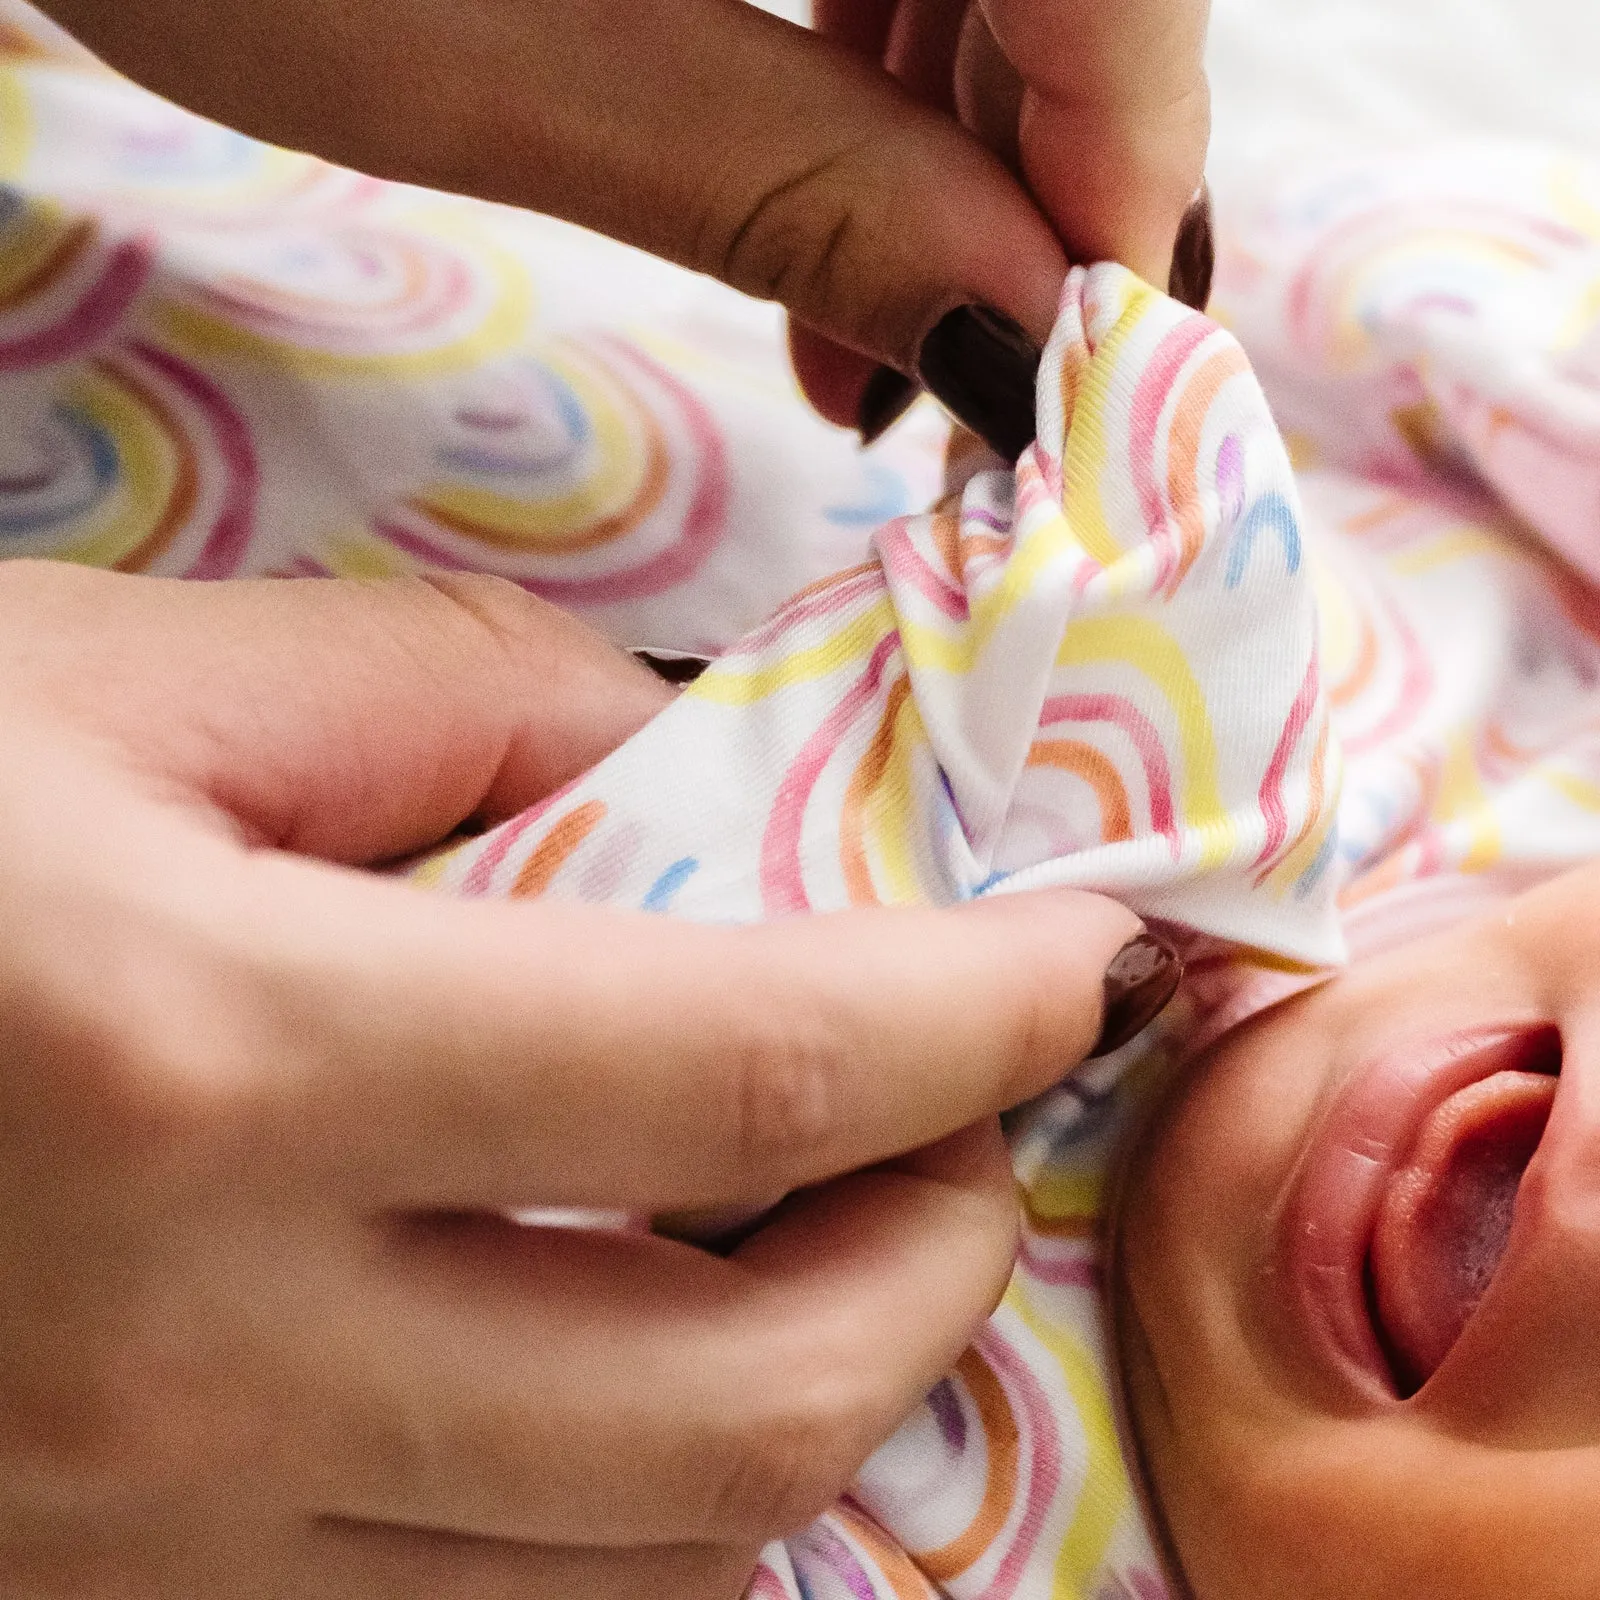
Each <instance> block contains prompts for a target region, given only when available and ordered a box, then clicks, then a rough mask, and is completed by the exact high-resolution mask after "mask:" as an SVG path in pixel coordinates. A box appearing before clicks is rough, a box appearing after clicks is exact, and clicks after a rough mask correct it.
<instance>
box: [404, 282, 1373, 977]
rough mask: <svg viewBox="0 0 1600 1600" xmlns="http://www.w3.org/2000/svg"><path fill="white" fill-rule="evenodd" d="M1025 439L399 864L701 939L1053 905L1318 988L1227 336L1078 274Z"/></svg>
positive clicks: (1268, 498)
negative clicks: (551, 769) (961, 906)
mask: <svg viewBox="0 0 1600 1600" xmlns="http://www.w3.org/2000/svg"><path fill="white" fill-rule="evenodd" d="M1038 415H1039V440H1038V442H1037V443H1036V444H1035V445H1034V446H1032V447H1031V448H1030V449H1029V450H1028V451H1026V452H1025V453H1024V455H1023V457H1022V460H1021V461H1020V462H1019V464H1018V466H1017V469H1016V471H1015V473H1013V472H1012V471H1010V470H1008V469H1005V468H1003V467H1001V466H1000V465H998V464H997V463H994V462H993V461H992V459H986V464H980V465H978V466H977V467H976V468H975V470H972V471H971V472H970V474H969V475H968V477H967V479H966V481H965V483H964V484H962V485H961V486H960V488H959V492H958V493H957V492H952V493H951V494H950V495H949V496H948V497H947V498H946V499H945V500H944V501H943V502H942V503H941V504H940V505H939V506H937V507H935V508H934V509H933V510H931V511H929V512H927V513H924V514H921V515H915V516H906V517H900V518H896V519H895V520H893V521H891V522H889V523H887V524H885V525H884V526H883V527H882V528H880V529H879V530H878V532H877V534H876V535H875V537H874V540H873V545H872V556H873V559H871V560H870V561H868V562H866V563H864V564H862V565H860V566H857V567H855V568H852V569H850V570H847V571H845V572H841V573H839V574H837V575H835V576H834V577H832V578H829V579H826V580H824V581H823V582H821V583H819V584H816V585H814V586H812V587H811V588H810V589H807V590H805V591H803V592H802V593H800V594H799V595H797V596H795V597H794V598H793V599H792V600H790V601H789V603H788V604H787V605H786V606H784V607H783V608H782V609H781V610H780V611H779V612H778V613H777V614H776V615H775V616H774V617H773V618H772V619H771V620H770V621H769V622H768V623H766V624H765V625H763V626H762V627H760V628H758V629H756V630H755V631H754V632H753V633H751V634H749V635H748V636H746V638H745V639H743V640H742V641H741V642H740V643H739V644H737V645H736V646H734V648H733V649H731V650H730V651H729V652H728V653H727V654H726V655H724V656H723V657H722V658H720V659H719V660H718V661H717V662H716V663H715V664H713V666H712V667H711V668H710V669H709V670H708V671H707V672H706V673H705V674H704V676H703V677H701V678H700V679H699V681H698V682H697V683H695V684H694V685H693V686H692V687H691V688H690V689H689V690H688V691H686V692H685V694H684V695H683V696H681V697H680V699H679V700H678V701H677V702H676V703H675V704H674V705H672V706H671V707H670V708H669V709H668V710H666V711H665V712H664V713H663V714H662V715H661V716H660V717H658V718H657V719H656V720H655V721H654V722H653V723H651V724H650V725H649V726H648V727H646V728H645V729H644V730H642V731H641V732H640V733H639V734H638V735H637V736H636V737H635V738H633V739H632V740H630V741H629V742H628V743H627V744H626V745H625V746H623V747H622V749H620V750H619V751H617V752H616V753H615V754H614V755H613V756H611V757H610V758H609V759H608V760H606V761H604V762H602V763H601V764H600V765H599V766H598V767H596V768H595V769H594V770H593V771H592V772H591V773H589V774H588V775H586V776H585V777H583V778H581V779H579V780H578V781H577V782H576V783H575V784H573V785H571V786H570V787H569V788H568V789H566V790H564V791H563V792H562V793H561V794H559V795H557V796H555V797H553V798H552V799H551V800H549V801H547V802H545V803H543V804H542V805H540V806H538V807H536V808H534V809H533V810H532V811H529V812H527V813H524V814H523V815H522V816H520V817H518V818H516V819H514V820H512V821H511V822H509V823H506V824H504V825H503V826H502V827H500V828H497V829H495V830H494V831H493V832H491V833H488V834H486V835H484V836H483V837H482V838H479V839H475V840H473V841H470V842H469V843H467V844H464V845H461V846H458V847H456V848H454V849H453V850H451V851H449V852H448V853H446V854H445V855H443V856H440V857H436V858H434V859H433V860H431V861H429V862H427V863H425V864H423V865H422V866H421V867H420V868H418V869H417V871H418V874H419V876H420V877H421V878H422V879H423V880H424V881H426V882H429V883H432V884H434V885H436V886H438V887H440V888H443V889H446V890H450V891H454V892H457V893H464V894H509V895H527V894H534V893H539V894H551V895H555V896H558V897H561V898H568V899H579V900H585V901H591V902H603V903H606V904H611V905H619V906H632V907H636V908H640V909H644V910H651V911H670V912H672V913H674V914H676V915H680V916H685V917H690V918H695V919H700V920H707V921H718V922H750V921H757V920H760V919H763V918H768V917H774V916H783V915H789V914H793V913H798V912H816V911H827V910H833V909H839V908H842V907H846V906H852V905H871V904H892V903H923V904H930V903H931V904H945V903H950V902H953V901H959V900H964V899H968V898H971V897H972V896H974V895H977V894H984V893H994V892H1003V891H1008V890H1015V889H1022V888H1037V887H1043V886H1046V885H1071V886H1074V887H1079V888H1085V889H1092V890H1096V891H1100V892H1103V893H1108V894H1112V895H1115V896H1116V897H1117V898H1119V899H1121V900H1123V901H1124V902H1125V903H1127V904H1128V905H1130V906H1132V907H1133V908H1134V909H1135V910H1137V911H1138V912H1140V913H1141V914H1142V915H1145V916H1148V917H1154V918H1159V919H1162V920H1164V921H1166V922H1170V923H1175V924H1178V925H1181V926H1183V927H1186V928H1189V929H1192V930H1195V931H1197V932H1200V933H1204V934H1209V935H1211V936H1213V937H1215V938H1219V939H1224V940H1228V941H1230V942H1233V943H1236V944H1240V945H1244V946H1249V947H1252V948H1255V949H1258V950H1261V951H1265V952H1270V953H1272V954H1273V955H1274V956H1276V957H1278V958H1280V959H1283V960H1286V961H1289V962H1292V963H1301V964H1308V965H1316V964H1323V963H1329V962H1335V961H1337V960H1339V959H1340V957H1341V955H1342V946H1341V943H1340V936H1339V932H1338V927H1337V922H1336V919H1335V916H1334V908H1333V885H1332V882H1331V878H1330V874H1329V872H1328V870H1327V869H1328V866H1329V862H1330V859H1331V855H1332V850H1333V828H1334V814H1335V803H1336V789H1337V768H1338V761H1337V754H1336V752H1335V750H1334V748H1333V746H1332V742H1331V740H1330V736H1329V725H1328V717H1327V708H1326V705H1325V702H1324V698H1323V695H1322V690H1321V686H1320V679H1319V672H1318V664H1317V623H1316V608H1315V601H1314V596H1313V592H1312V586H1311V582H1310V576H1309V573H1308V570H1307V568H1306V564H1305V560H1304V553H1303V550H1302V548H1301V536H1300V525H1299V512H1298V505H1297V500H1296V492H1295V487H1294V480H1293V476H1292V473H1291V470H1290V466H1289V461H1288V457H1287V455H1286V453H1285V451H1284V448H1283V445H1282V443H1281V440H1280V439H1279V436H1278V433H1277V430H1276V428H1275V427H1274V425H1273V422H1272V419H1271V415H1270V413H1269V412H1268V409H1267V406H1266V402H1265V400H1264V399H1263V397H1262V394H1261V391H1260V389H1259V387H1258V385H1257V384H1256V382H1255V379H1254V377H1253V376H1252V374H1251V372H1250V370H1249V366H1248V363H1247V362H1246V361H1245V359H1244V356H1243V354H1242V352H1241V351H1240V349H1239V347H1238V345H1237V343H1236V342H1235V341H1234V340H1233V338H1232V337H1231V336H1230V335H1229V334H1228V333H1226V332H1225V331H1223V330H1222V329H1221V328H1219V327H1218V326H1217V325H1216V324H1215V323H1213V322H1210V321H1209V320H1207V319H1206V318H1205V317H1203V316H1201V315H1199V314H1197V313H1195V312H1192V311H1189V310H1188V309H1186V308H1185V307H1183V306H1180V305H1178V304H1177V303H1176V302H1174V301H1172V300H1170V299H1168V298H1166V297H1165V296H1163V295H1160V294H1157V293H1156V292H1155V291H1153V290H1151V289H1150V288H1148V287H1147V286H1145V285H1144V284H1143V283H1141V282H1140V281H1139V280H1138V279H1137V278H1135V277H1134V276H1133V275H1132V274H1131V273H1129V272H1127V271H1126V270H1125V269H1123V268H1120V267H1117V266H1113V265H1102V266H1097V267H1093V268H1088V269H1085V268H1077V269H1074V271H1073V273H1072V275H1071V277H1070V279H1069V281H1068V284H1067V288H1066V291H1065V295H1064V298H1063V302H1062V309H1061V314H1060V317H1059V320H1058V322H1057V325H1056V329H1055V332H1054V334H1053V336H1052V338H1051V340H1050V343H1049V346H1048V348H1047V349H1046V352H1045V356H1044V360H1043V362H1042V364H1041V368H1040V376H1039V391H1038Z"/></svg>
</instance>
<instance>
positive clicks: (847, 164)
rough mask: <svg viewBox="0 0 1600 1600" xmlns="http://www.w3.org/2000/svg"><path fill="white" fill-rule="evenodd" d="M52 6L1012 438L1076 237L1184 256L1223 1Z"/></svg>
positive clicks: (840, 372)
mask: <svg viewBox="0 0 1600 1600" xmlns="http://www.w3.org/2000/svg"><path fill="white" fill-rule="evenodd" d="M42 3H43V5H44V9H45V10H47V11H48V12H49V13H50V14H51V15H52V16H54V17H55V18H56V19H57V20H58V21H60V22H61V23H63V24H64V25H65V26H66V27H68V28H70V29H71V30H72V31H73V32H74V33H76V34H78V35H79V36H80V37H81V38H82V39H83V40H84V41H85V42H86V43H87V44H89V45H90V46H91V47H93V48H94V49H96V50H98V51H100V52H101V54H103V55H104V56H105V57H106V58H107V59H108V60H109V61H110V62H111V63H112V64H113V65H114V66H117V67H119V68H121V69H122V70H123V71H125V72H127V73H128V74H129V75H130V76H132V77H134V78H137V79H139V80H140V81H141V82H144V83H146V84H148V85H149V86H150V87H152V88H154V89H157V90H159V91H160V92H162V93H163V94H167V95H169V96H171V97H172V98H173V99H175V100H178V101H180V102H182V103H183V104H186V105H189V106H191V107H193V108H194V109H196V110H199V111H202V112H205V113H207V114H209V115H212V116H216V117H218V118H220V119H222V120H223V121H225V122H229V123H231V124H233V125H235V126H237V127H240V128H243V129H244V130H245V131H246V132H249V133H254V134H257V135H260V136H262V137H264V138H268V139H272V140H276V141H277V142H279V143H285V144H291V145H297V146H301V147H304V148H306V149H309V150H314V151H316V152H317V153H319V154H321V155H324V156H327V157H329V158H330V159H333V160H337V161H343V162H346V163H348V164H350V165H352V166H356V167H360V168H363V169H364V170H367V171H370V172H374V173H377V174H379V175H380V176H385V177H394V178H403V179H408V180H411V181H414V182H418V183H425V184H431V185H435V186H439V187H444V188H452V189H459V190H462V191H465V192H468V193H472V194H478V195H483V196H487V197H489V198H491V199H496V200H504V201H509V202H512V203H514V204H518V205H525V206H532V207H534V208H536V209H538V210H541V211H546V212H550V213H553V214H554V215H557V216H561V217H566V218H568V219H570V220H572V221H574V222H580V223H583V224H585V225H586V226H589V227H592V228H596V229H599V230H600V231H601V232H603V233H609V234H611V235H613V236H614V237H616V238H619V239H624V240H627V241H628V242H629V243H631V244H635V245H639V246H642V247H643V248H644V249H646V250H651V251H654V252H655V253H657V254H658V255H663V256H667V257H669V258H671V259H672V260H675V261H680V262H683V263H685V264H686V265H688V266H691V267H695V268H698V269H699V270H701V271H704V272H709V273H712V274H714V275H715V276H717V277H719V278H722V279H724V280H725V281H726V282H728V283H731V284H733V285H734V286H735V287H736V288H740V289H744V290H747V291H749V292H750V293H752V294H756V295H760V296H763V297H767V298H772V299H776V300H779V301H781V302H782V303H783V304H784V305H785V306H787V307H788V308H789V310H790V312H791V313H792V314H793V318H794V319H795V320H796V322H797V323H798V324H799V325H800V327H801V328H802V329H809V330H812V331H813V332H814V334H815V335H817V336H820V337H821V338H822V339H826V340H827V341H830V343H828V344H823V343H820V342H819V339H818V338H817V337H810V336H807V335H805V334H802V335H801V337H800V338H798V339H797V341H796V356H797V363H798V370H799V371H800V374H801V376H802V379H803V381H804V382H805V384H806V386H807V388H808V390H809V392H810V394H811V396H812V398H813V400H814V401H815V402H816V403H817V404H818V405H819V406H820V408H821V409H822V410H823V411H824V413H825V414H827V415H829V416H831V417H833V418H834V419H835V420H839V421H844V422H848V423H851V424H854V425H859V426H861V427H862V429H863V432H864V433H866V434H871V433H873V432H874V431H875V430H877V429H881V427H883V426H884V425H886V421H887V420H888V419H889V418H890V417H891V416H892V414H893V407H894V405H895V404H903V403H905V402H906V401H908V400H909V399H910V397H911V395H912V393H913V389H912V387H911V386H910V384H909V383H908V382H907V381H904V380H905V375H908V374H920V376H921V377H922V378H923V379H924V380H925V381H926V382H927V383H928V384H929V386H930V387H932V388H933V389H934V390H935V392H937V393H938V394H939V395H940V397H941V398H942V399H944V400H945V401H946V403H947V404H949V405H950V406H951V408H952V409H953V410H955V411H956V412H957V414H958V415H961V416H962V418H963V420H965V421H968V422H970V423H972V424H973V425H975V426H976V427H977V428H978V430H979V431H980V432H983V433H985V434H986V435H987V436H988V437H989V438H990V439H991V440H992V441H993V442H995V443H996V444H997V445H999V446H1001V447H1002V448H1004V449H1006V450H1009V451H1013V452H1014V448H1015V447H1019V444H1018V441H1019V440H1020V439H1022V438H1026V437H1031V436H1032V389H1031V376H1032V365H1033V361H1032V358H1033V357H1034V356H1035V355H1036V350H1030V348H1029V344H1030V341H1031V342H1032V343H1033V344H1035V345H1036V344H1037V343H1038V342H1039V341H1041V340H1043V338H1044V337H1045V335H1046V334H1047V333H1048V332H1049V329H1050V325H1051V323H1052V321H1053V320H1054V316H1055V310H1056V303H1057V300H1058V298H1059V294H1060V289H1061V284H1062V280H1063V278H1064V276H1065V273H1066V268H1067V260H1068V257H1069V256H1071V257H1073V258H1075V259H1080V260H1082V259H1098V258H1100V257H1102V256H1111V257H1116V258H1120V259H1122V260H1124V261H1126V262H1127V263H1128V264H1129V265H1131V266H1132V267H1134V268H1135V269H1136V270H1138V271H1139V272H1141V273H1143V274H1144V275H1145V276H1146V277H1147V278H1150V279H1151V280H1153V281H1155V282H1157V283H1164V282H1166V281H1167V278H1168V267H1169V262H1170V260H1171V257H1172V251H1173V240H1174V236H1175V234H1176V233H1177V230H1178V227H1179V222H1180V218H1182V217H1183V215H1184V212H1185V208H1186V207H1188V206H1189V205H1190V202H1191V200H1192V199H1193V197H1194V195H1195V192H1196V188H1197V186H1198V184H1199V183H1200V177H1201V170H1202V164H1203V161H1204V153H1205V144H1206V137H1207V131H1208V126H1209V102H1208V97H1207V92H1206V84H1205V76H1204V72H1203V68H1202V62H1201V49H1202V44H1203V36H1204V31H1205V21H1206V9H1207V0H817V8H818V21H819V23H820V25H821V32H820V33H812V32H808V31H806V30H804V29H800V28H796V27H794V26H792V25H790V24H788V23H785V22H782V21H780V20H778V19H776V18H774V17H772V16H769V15H767V14H766V13H764V12H761V11H758V10H756V9H755V8H754V7H752V6H750V5H746V4H743V3H740V0H559V3H558V0H545V3H542V4H541V3H538V0H448V3H447V0H341V3H340V4H339V5H329V4H327V3H326V0H275V3H274V4H272V5H241V4H239V3H238V0H42ZM885 67H887V69H888V70H885ZM897 80H903V81H897ZM991 147H992V148H991ZM995 151H999V152H1000V153H999V154H998V155H997V154H996V153H995ZM1196 226H1198V223H1197V224H1196ZM1190 232H1191V238H1190V241H1189V243H1190V246H1191V247H1192V246H1194V244H1195V229H1194V228H1191V230H1190ZM1185 254H1186V255H1193V254H1194V251H1193V249H1192V248H1191V249H1190V250H1189V251H1187V252H1185ZM1182 277H1183V280H1184V281H1183V282H1182V283H1180V284H1179V285H1177V286H1178V287H1180V288H1187V290H1188V293H1189V298H1191V299H1194V298H1195V297H1196V296H1197V295H1198V294H1199V293H1201V290H1200V289H1199V287H1198V285H1197V282H1196V273H1195V270H1194V262H1193V261H1190V262H1189V270H1188V271H1186V272H1185V273H1184V274H1182ZM963 308H966V309H965V310H963ZM972 308H981V310H980V311H979V312H976V313H975V312H974V310H973V309H972ZM952 312H957V313H960V314H959V315H957V316H956V317H955V319H954V320H953V321H952V320H949V314H950V313H952ZM997 314H998V315H997ZM1012 324H1015V326H1012ZM936 329H938V330H942V331H940V332H938V333H937V334H935V330H936ZM931 334H932V335H934V336H933V337H932V339H931V340H930V335H931ZM847 352H848V354H847ZM878 363H886V364H887V366H888V368H889V369H890V370H891V371H892V372H897V373H899V374H900V375H901V377H902V380H903V381H901V382H900V383H899V384H898V385H896V384H895V383H894V380H893V379H892V378H890V377H882V376H880V377H879V378H878V379H877V381H876V382H875V383H874V384H873V388H872V390H871V391H870V392H869V391H867V389H866V385H867V384H868V382H869V375H870V374H872V373H873V372H874V369H875V366H876V364H878Z"/></svg>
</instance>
